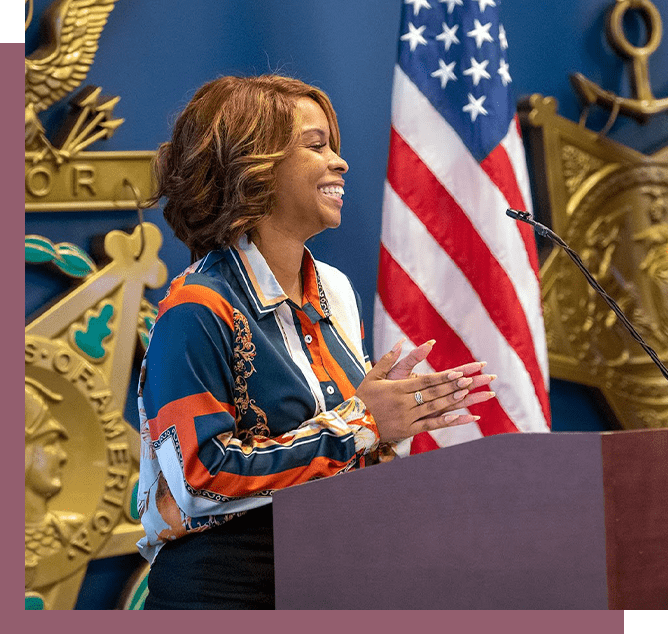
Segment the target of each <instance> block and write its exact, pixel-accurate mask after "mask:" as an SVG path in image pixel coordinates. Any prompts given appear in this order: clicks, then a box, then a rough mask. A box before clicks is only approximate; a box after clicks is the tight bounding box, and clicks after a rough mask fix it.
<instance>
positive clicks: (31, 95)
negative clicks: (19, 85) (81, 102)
mask: <svg viewBox="0 0 668 634" xmlns="http://www.w3.org/2000/svg"><path fill="white" fill-rule="evenodd" d="M116 1H117V0H54V2H52V3H51V4H50V5H49V7H48V8H47V9H46V11H44V13H43V15H42V20H41V25H40V26H41V29H42V33H41V35H40V39H41V41H42V43H41V44H40V46H39V47H38V48H37V50H35V51H34V52H33V53H31V54H30V55H29V56H28V57H26V59H25V62H26V68H25V95H26V105H25V108H26V112H25V115H26V120H25V126H26V149H28V147H29V146H33V145H34V144H35V143H38V144H40V145H42V146H44V145H47V146H50V144H49V142H48V140H47V139H46V137H45V136H44V128H43V127H42V125H41V123H40V121H39V119H38V117H37V113H39V112H41V111H43V110H46V109H47V108H48V107H49V106H51V105H52V104H54V103H55V102H57V101H60V99H62V98H63V97H65V96H66V95H67V94H69V93H71V92H72V91H73V90H74V89H75V88H77V87H78V86H80V85H81V83H82V82H83V80H84V79H85V78H86V75H87V74H88V71H89V70H90V67H91V65H92V63H93V60H94V58H95V53H96V52H97V48H98V41H99V39H100V35H101V34H102V30H103V29H104V26H105V24H106V23H107V18H108V17H109V13H111V11H112V9H113V8H114V5H115V3H116ZM25 3H26V4H27V5H28V7H27V17H26V24H25V28H26V30H27V28H28V25H29V24H30V21H31V19H32V14H33V0H25Z"/></svg>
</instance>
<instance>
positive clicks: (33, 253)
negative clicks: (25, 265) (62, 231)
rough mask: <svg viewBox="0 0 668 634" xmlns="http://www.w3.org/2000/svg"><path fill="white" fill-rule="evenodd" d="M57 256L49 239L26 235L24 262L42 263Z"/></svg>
mask: <svg viewBox="0 0 668 634" xmlns="http://www.w3.org/2000/svg"><path fill="white" fill-rule="evenodd" d="M57 257H58V256H57V255H56V250H55V248H54V246H53V244H52V243H51V241H50V240H47V239H46V238H42V237H41V236H26V262H33V263H35V264H42V263H43V262H51V261H53V260H55V259H56V258H57Z"/></svg>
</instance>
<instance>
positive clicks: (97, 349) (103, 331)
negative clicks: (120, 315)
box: [74, 304, 114, 359]
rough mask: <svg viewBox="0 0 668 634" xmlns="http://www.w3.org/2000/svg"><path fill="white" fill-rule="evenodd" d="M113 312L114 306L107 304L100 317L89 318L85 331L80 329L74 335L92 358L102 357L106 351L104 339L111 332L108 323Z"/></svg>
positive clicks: (83, 350)
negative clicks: (103, 343)
mask: <svg viewBox="0 0 668 634" xmlns="http://www.w3.org/2000/svg"><path fill="white" fill-rule="evenodd" d="M113 314H114V307H113V306H112V305H111V304H107V305H106V306H105V307H104V308H103V309H102V310H101V311H100V314H99V316H98V317H91V318H90V319H89V320H88V328H87V330H86V331H85V332H84V331H82V330H79V331H78V332H77V333H76V334H75V335H74V342H75V343H76V344H77V346H79V349H80V350H81V351H82V352H84V353H86V354H87V355H88V356H89V357H90V358H91V359H101V358H102V357H104V355H105V352H106V351H105V349H104V346H103V345H102V341H103V340H104V338H105V337H108V336H109V335H110V334H111V328H109V326H108V325H107V324H108V322H109V320H110V319H111V316H112V315H113Z"/></svg>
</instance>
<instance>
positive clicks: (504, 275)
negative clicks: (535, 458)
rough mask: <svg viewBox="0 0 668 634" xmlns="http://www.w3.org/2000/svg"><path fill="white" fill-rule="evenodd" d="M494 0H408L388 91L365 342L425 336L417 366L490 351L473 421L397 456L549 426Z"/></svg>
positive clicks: (404, 447) (530, 252)
mask: <svg viewBox="0 0 668 634" xmlns="http://www.w3.org/2000/svg"><path fill="white" fill-rule="evenodd" d="M500 5H501V1H500V0H496V1H495V0H406V1H405V2H404V6H403V9H402V18H401V28H400V37H399V52H398V62H397V64H396V66H395V70H394V83H393V91H392V128H391V132H390V149H389V160H388V168H387V179H386V182H385V192H384V198H383V219H382V235H381V245H380V262H379V274H378V289H377V295H376V301H375V313H374V353H375V357H376V358H380V357H381V356H382V355H383V354H384V353H385V352H387V351H388V350H389V349H390V348H391V347H392V346H393V345H394V344H395V343H396V342H397V341H398V340H399V339H400V338H401V337H406V338H407V339H408V340H409V341H410V342H412V344H414V345H415V346H417V345H420V344H421V343H424V342H425V341H427V340H429V339H436V345H435V346H434V348H433V350H432V352H431V354H430V355H429V357H428V360H427V361H428V363H427V361H425V362H423V363H421V364H420V366H418V368H417V370H418V371H421V372H429V371H434V370H445V369H447V368H451V367H454V366H457V365H461V364H463V363H467V362H470V361H483V360H484V361H487V362H488V365H487V367H486V368H485V372H489V373H492V374H497V375H498V379H496V381H494V383H493V384H492V389H493V390H494V391H495V392H496V393H497V398H496V399H492V400H490V401H487V402H486V403H482V404H480V405H476V406H472V407H471V408H470V410H471V413H472V414H477V415H479V416H481V418H480V420H479V421H478V422H477V423H471V424H468V425H461V426H457V427H452V428H450V429H444V430H439V431H436V432H429V433H426V432H425V433H422V434H418V435H417V436H415V438H413V439H412V440H406V441H403V442H402V443H400V444H399V447H398V451H399V454H400V455H406V454H408V453H409V452H410V453H419V452H422V451H429V450H430V449H436V448H438V447H444V446H448V445H453V444H457V443H459V442H464V441H468V440H473V439H476V438H481V437H482V436H489V435H493V434H499V433H505V432H543V431H549V429H550V405H549V399H548V388H547V386H548V376H549V375H548V363H547V348H546V344H545V329H544V325H543V316H542V306H541V293H540V283H539V273H538V257H537V252H536V245H535V239H534V235H533V230H532V229H531V227H530V226H528V225H525V224H523V223H518V222H516V221H513V220H511V219H510V218H508V217H507V216H506V214H505V211H506V209H507V208H508V207H513V208H515V209H522V210H528V211H531V193H530V186H529V178H528V174H527V168H526V160H525V156H524V147H523V144H522V138H521V132H520V128H519V121H518V118H517V114H516V111H515V105H514V101H513V97H512V91H511V83H512V77H511V75H510V70H509V66H508V42H507V39H506V33H505V29H504V28H503V24H502V23H501V22H500V20H499V9H500Z"/></svg>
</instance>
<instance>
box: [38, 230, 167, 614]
mask: <svg viewBox="0 0 668 634" xmlns="http://www.w3.org/2000/svg"><path fill="white" fill-rule="evenodd" d="M161 243H162V237H161V235H160V231H159V230H158V228H157V227H155V225H152V224H149V223H144V225H143V226H141V227H137V228H136V229H135V231H134V233H133V234H132V235H129V234H126V233H125V232H122V231H112V232H110V233H108V234H107V236H106V238H105V251H106V255H107V256H108V257H109V258H110V260H111V261H110V262H109V263H108V264H107V265H106V266H105V267H104V268H101V269H99V270H97V271H96V272H94V273H91V274H90V275H88V277H86V278H85V279H84V280H83V281H82V282H81V283H80V285H79V286H78V287H77V288H76V289H75V290H74V291H72V292H71V293H69V294H68V295H67V296H65V297H64V298H63V299H61V300H60V301H59V302H58V303H56V304H55V305H54V306H52V307H51V308H49V309H48V310H47V311H45V312H44V313H42V314H41V315H40V316H39V317H37V318H36V319H34V320H33V321H31V322H30V323H29V324H28V325H27V326H26V329H25V334H26V341H25V365H26V368H25V375H26V380H25V381H26V414H25V418H26V420H25V424H26V465H25V466H26V482H25V487H26V605H28V602H30V603H31V604H32V603H36V604H39V603H40V601H41V603H42V609H71V608H73V607H74V604H75V602H76V598H77V593H78V590H79V586H80V584H81V581H82V580H83V576H84V574H85V571H86V565H87V564H88V562H89V561H90V560H91V559H94V558H95V559H97V558H103V557H110V556H114V555H120V554H125V553H129V552H135V551H136V547H135V543H136V542H137V541H138V540H139V538H140V537H141V535H142V534H143V529H142V528H141V525H140V523H139V517H138V514H137V511H136V507H135V503H134V500H133V497H134V495H135V491H134V488H135V485H136V482H137V476H138V466H139V437H138V433H137V431H135V429H134V428H133V427H132V426H130V425H129V424H128V423H127V422H126V420H125V418H124V413H123V412H124V408H125V401H126V396H127V393H128V388H129V383H130V371H131V367H132V360H133V357H134V354H135V346H136V342H137V338H138V337H137V334H138V333H137V323H138V315H139V314H140V311H141V310H142V309H143V310H144V311H148V306H147V303H146V301H145V300H144V299H143V297H142V295H143V291H144V287H146V286H148V287H150V288H158V287H160V286H162V285H163V284H164V283H165V282H166V279H167V269H166V267H165V265H164V264H163V263H162V262H161V261H160V260H159V259H158V250H159V248H160V245H161ZM78 335H80V336H78Z"/></svg>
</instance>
